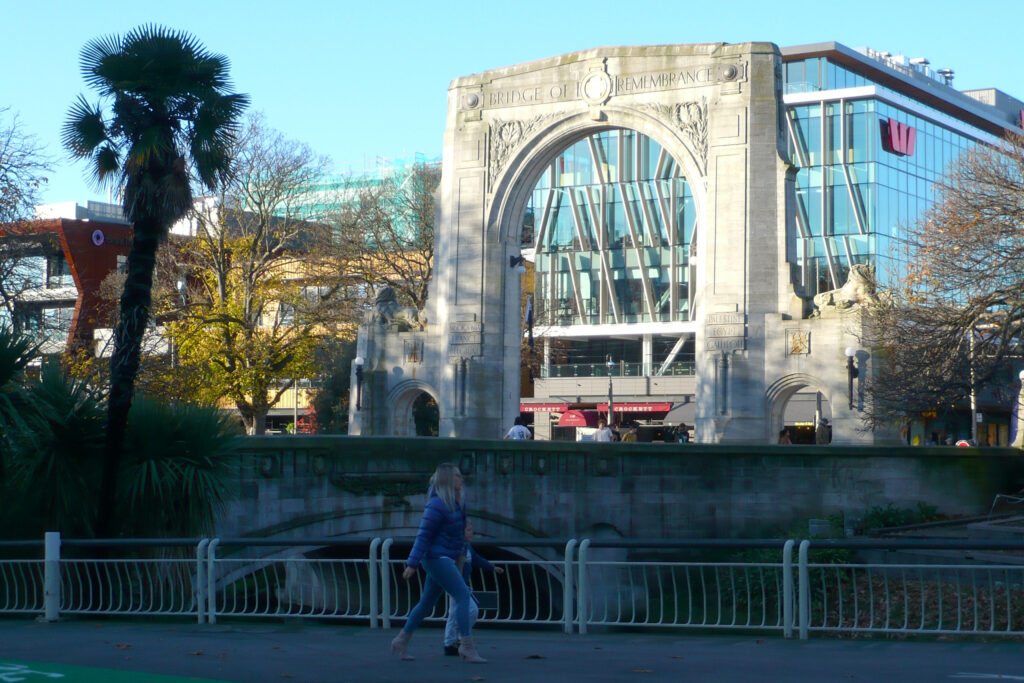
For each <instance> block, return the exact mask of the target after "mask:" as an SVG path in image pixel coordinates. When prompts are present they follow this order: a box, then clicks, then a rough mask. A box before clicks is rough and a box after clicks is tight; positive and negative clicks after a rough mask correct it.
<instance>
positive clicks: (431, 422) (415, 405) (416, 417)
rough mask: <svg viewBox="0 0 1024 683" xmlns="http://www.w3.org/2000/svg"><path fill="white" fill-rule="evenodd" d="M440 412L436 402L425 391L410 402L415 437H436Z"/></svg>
mask: <svg viewBox="0 0 1024 683" xmlns="http://www.w3.org/2000/svg"><path fill="white" fill-rule="evenodd" d="M440 419H441V411H440V409H439V408H438V405H437V400H436V399H435V398H434V397H433V396H431V395H430V394H428V393H427V392H425V391H422V392H420V395H419V396H417V397H416V400H414V401H413V402H412V421H413V429H414V430H415V433H416V436H437V435H438V431H439V427H440Z"/></svg>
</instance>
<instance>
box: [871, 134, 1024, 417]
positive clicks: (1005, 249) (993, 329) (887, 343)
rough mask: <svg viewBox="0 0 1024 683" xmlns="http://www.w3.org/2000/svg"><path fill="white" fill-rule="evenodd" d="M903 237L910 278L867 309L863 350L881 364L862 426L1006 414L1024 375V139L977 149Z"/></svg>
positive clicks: (961, 161) (1013, 137)
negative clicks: (982, 406)
mask: <svg viewBox="0 0 1024 683" xmlns="http://www.w3.org/2000/svg"><path fill="white" fill-rule="evenodd" d="M938 190H939V193H938V201H937V202H936V203H935V204H934V206H933V207H932V208H931V210H929V211H928V212H927V213H926V215H925V217H924V219H923V220H922V221H921V222H920V223H919V224H917V225H915V226H912V227H911V228H910V229H909V240H908V243H909V247H908V249H907V253H906V254H905V258H906V259H907V264H908V267H907V272H906V275H905V277H903V278H902V279H901V280H900V281H899V282H898V283H896V285H895V286H894V287H892V288H891V289H889V290H888V291H887V292H886V295H885V296H883V297H881V299H880V301H879V303H878V304H877V305H875V306H873V307H871V309H870V311H869V316H868V321H869V329H870V330H871V332H870V333H869V335H868V339H866V340H865V341H866V345H867V346H869V347H870V348H872V349H873V350H874V353H875V354H876V355H877V356H879V357H880V360H882V361H883V362H882V363H881V364H880V367H881V368H882V371H881V372H879V373H878V375H877V376H875V377H872V378H870V379H869V381H868V382H867V384H866V392H867V394H868V396H869V398H870V399H871V400H870V402H869V406H868V410H867V412H866V419H867V420H868V421H869V422H870V423H873V424H878V425H881V424H892V423H893V422H897V421H900V420H901V419H904V418H905V417H906V416H911V415H915V414H917V415H919V414H920V413H922V412H924V411H930V410H937V409H938V410H942V409H949V408H952V407H954V406H965V405H967V403H968V401H969V398H970V396H971V395H972V393H974V394H977V393H978V392H980V391H984V392H987V394H988V396H989V397H990V398H991V399H992V400H995V401H999V402H1002V403H1005V404H1007V405H1009V404H1010V403H1012V401H1013V398H1012V397H1013V396H1015V395H1016V393H1017V387H1016V385H1015V382H1016V372H1015V370H1018V369H1020V368H1021V367H1024V358H1022V354H1024V336H1022V333H1024V330H1022V323H1024V136H1022V135H1019V134H1010V135H1009V136H1007V138H1006V139H1005V144H1003V145H1001V146H999V147H988V146H981V145H979V146H978V147H976V148H975V149H974V150H973V151H971V152H968V153H966V154H965V155H964V156H963V157H961V158H960V159H959V160H958V161H957V162H956V163H955V165H954V166H953V167H952V168H951V169H950V171H949V172H948V175H947V176H946V178H945V179H944V180H943V181H942V182H941V183H940V185H939V187H938Z"/></svg>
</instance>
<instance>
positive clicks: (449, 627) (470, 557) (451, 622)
mask: <svg viewBox="0 0 1024 683" xmlns="http://www.w3.org/2000/svg"><path fill="white" fill-rule="evenodd" d="M472 540H473V524H472V522H470V521H469V520H468V519H467V520H466V547H465V548H464V550H465V553H466V560H465V563H464V564H463V565H462V578H463V579H465V581H466V585H467V586H470V585H472V583H471V582H472V576H473V570H474V569H476V568H478V567H479V568H480V569H483V570H484V571H485V572H494V573H495V574H497V575H498V576H501V575H502V574H504V573H505V570H504V569H502V568H501V567H495V566H494V565H493V564H491V563H490V562H488V561H487V560H486V559H484V558H483V557H481V556H480V555H479V554H478V553H477V552H476V551H475V550H473V546H472V545H470V543H471V542H472ZM470 597H471V600H470V603H469V627H470V628H473V626H474V625H476V619H477V617H478V616H479V615H480V606H479V605H478V604H477V601H476V597H475V596H473V594H472V592H470ZM454 607H455V605H453V604H452V599H451V597H450V596H449V598H448V623H447V624H445V627H444V653H445V654H446V655H448V656H451V657H455V656H458V654H459V645H458V643H459V626H458V622H457V620H456V618H455V609H454Z"/></svg>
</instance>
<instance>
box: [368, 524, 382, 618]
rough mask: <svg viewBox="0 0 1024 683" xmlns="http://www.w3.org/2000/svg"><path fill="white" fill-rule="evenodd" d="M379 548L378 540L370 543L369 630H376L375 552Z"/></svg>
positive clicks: (377, 591) (376, 584)
mask: <svg viewBox="0 0 1024 683" xmlns="http://www.w3.org/2000/svg"><path fill="white" fill-rule="evenodd" d="M379 548H380V538H375V539H373V540H372V541H370V566H369V572H370V628H377V612H378V608H379V604H378V598H379V590H378V577H379V575H378V573H377V572H378V571H379V569H378V567H377V550H378V549H379Z"/></svg>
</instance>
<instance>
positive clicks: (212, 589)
mask: <svg viewBox="0 0 1024 683" xmlns="http://www.w3.org/2000/svg"><path fill="white" fill-rule="evenodd" d="M218 545H220V539H219V538H215V539H213V540H212V541H210V545H209V546H208V547H207V549H206V553H207V555H206V605H207V610H206V621H207V623H210V624H216V623H217V571H216V569H215V568H214V566H213V563H214V562H215V561H216V560H217V546H218Z"/></svg>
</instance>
